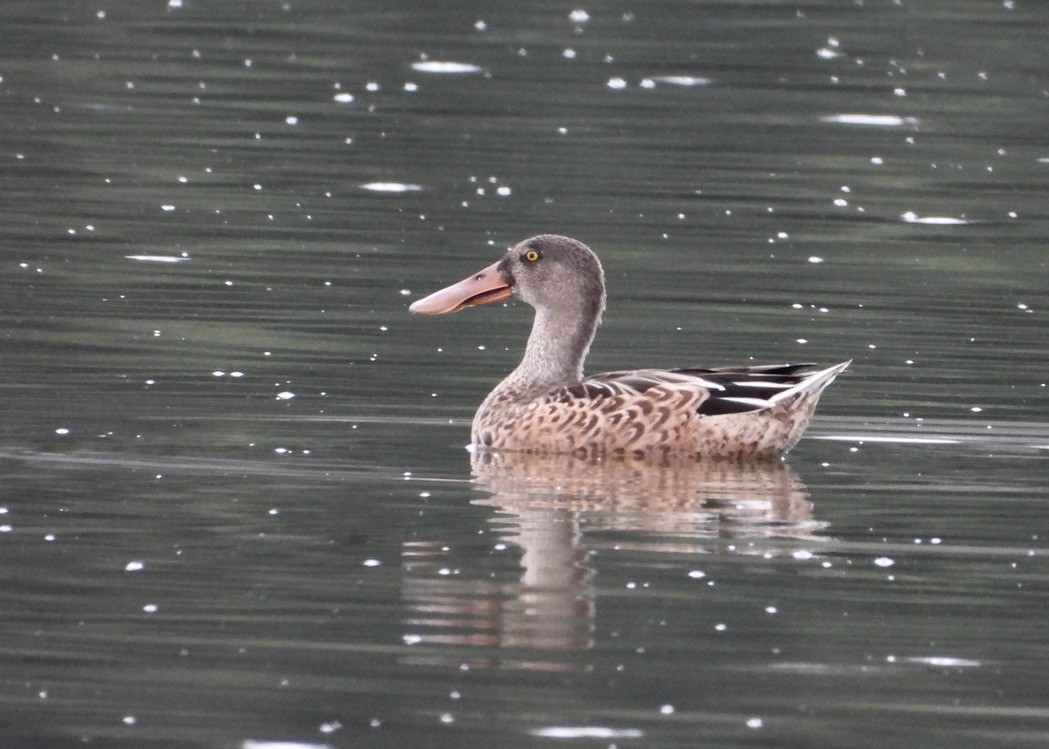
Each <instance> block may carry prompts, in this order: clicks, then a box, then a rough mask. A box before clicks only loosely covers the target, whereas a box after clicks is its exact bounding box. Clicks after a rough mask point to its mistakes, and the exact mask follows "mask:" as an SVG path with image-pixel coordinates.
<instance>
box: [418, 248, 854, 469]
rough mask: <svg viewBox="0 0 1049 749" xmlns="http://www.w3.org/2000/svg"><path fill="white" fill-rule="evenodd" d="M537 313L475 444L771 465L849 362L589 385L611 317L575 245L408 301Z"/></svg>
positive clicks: (528, 256)
mask: <svg viewBox="0 0 1049 749" xmlns="http://www.w3.org/2000/svg"><path fill="white" fill-rule="evenodd" d="M511 294H512V295H513V296H517V297H519V298H521V299H522V300H524V301H526V302H528V303H529V304H531V305H532V306H533V307H535V309H536V317H535V322H534V325H533V328H532V333H531V335H530V336H529V339H528V345H527V347H526V349H525V354H524V358H523V360H522V361H521V364H520V365H519V366H518V367H517V369H515V370H514V371H513V372H512V373H511V374H510V375H509V376H507V378H506V379H504V380H503V381H502V382H501V383H499V385H498V386H496V388H495V389H494V390H493V391H492V392H491V393H490V394H489V395H488V397H487V398H485V400H484V402H483V403H482V404H481V407H480V408H479V409H478V410H477V414H476V415H475V417H474V421H473V428H472V443H473V444H474V445H475V446H477V447H480V448H484V449H490V450H508V451H519V452H530V453H571V454H575V455H580V456H602V455H611V456H633V457H650V456H666V457H710V458H733V459H739V458H770V457H778V456H781V455H783V454H784V453H785V452H786V451H788V450H789V449H790V448H792V447H793V446H794V445H795V444H796V443H797V441H798V440H799V439H800V438H801V435H802V433H803V432H804V431H805V428H806V427H807V426H808V424H809V421H810V420H811V419H812V415H813V412H814V411H815V408H816V403H817V401H818V400H819V396H820V393H821V392H822V391H823V389H824V388H825V387H826V386H827V385H829V384H830V383H831V381H832V380H833V379H834V378H835V377H836V376H837V375H838V374H839V373H840V372H842V371H843V370H844V369H845V368H846V367H847V366H848V365H849V362H845V363H843V364H838V365H836V366H833V367H830V368H828V369H824V370H820V371H814V370H812V369H811V368H810V367H809V366H808V365H782V366H780V365H774V366H759V367H728V368H723V369H675V370H657V369H641V370H631V371H622V372H610V373H607V374H602V375H596V376H593V377H589V378H584V377H583V360H584V359H585V357H586V353H587V351H588V350H589V347H590V343H591V341H592V340H593V337H594V333H595V331H596V328H597V325H598V323H599V322H600V319H601V314H602V312H603V310H604V304H605V292H604V274H603V271H602V269H601V264H600V262H599V261H598V259H597V256H596V255H594V253H593V252H592V251H591V250H590V249H589V248H588V247H586V246H585V245H584V244H582V243H581V242H578V241H577V240H574V239H570V238H568V237H560V236H556V235H540V236H538V237H533V238H531V239H527V240H525V241H524V242H521V243H520V244H518V245H517V246H516V247H514V248H512V249H511V250H509V252H507V254H506V256H505V257H504V258H503V259H502V260H501V261H499V262H498V263H496V264H494V265H492V266H490V267H489V268H486V269H484V270H483V271H481V272H479V273H477V274H475V275H474V276H471V277H470V278H467V279H465V280H464V281H462V282H460V283H458V284H455V285H453V286H450V287H448V288H446V289H442V290H441V291H438V292H436V293H434V294H431V295H430V296H429V297H426V298H425V299H422V300H419V301H418V302H416V303H415V304H413V305H412V311H415V312H423V313H429V314H439V313H442V312H452V311H458V310H459V309H462V308H464V307H466V306H475V305H477V304H485V303H488V302H490V301H496V300H498V299H505V298H507V297H508V296H510V295H511Z"/></svg>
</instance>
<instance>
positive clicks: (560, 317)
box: [499, 305, 601, 395]
mask: <svg viewBox="0 0 1049 749" xmlns="http://www.w3.org/2000/svg"><path fill="white" fill-rule="evenodd" d="M600 316H601V307H600V305H598V306H596V307H593V308H591V309H582V310H579V311H578V314H569V315H566V314H564V312H563V311H559V312H557V313H554V312H551V311H550V310H542V309H540V310H536V313H535V321H534V322H533V323H532V333H531V335H529V336H528V345H527V347H526V348H525V353H524V358H523V359H522V360H521V363H520V364H519V365H518V366H517V369H515V370H514V371H513V372H511V373H510V374H509V375H508V376H507V378H506V379H505V380H503V382H502V383H501V384H500V385H499V389H504V388H505V389H509V390H513V391H517V392H518V393H521V394H522V395H523V394H525V393H526V392H528V393H535V392H541V391H545V390H549V389H551V388H556V387H563V386H565V385H573V384H575V383H577V382H579V381H580V380H581V379H583V361H584V360H585V359H586V354H587V351H589V350H590V344H591V343H592V342H593V340H594V334H595V332H596V331H597V325H598V322H599V321H600Z"/></svg>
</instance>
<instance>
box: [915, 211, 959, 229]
mask: <svg viewBox="0 0 1049 749" xmlns="http://www.w3.org/2000/svg"><path fill="white" fill-rule="evenodd" d="M900 221H902V222H904V223H905V224H929V225H932V226H965V225H967V224H968V223H969V222H968V221H966V220H965V219H964V218H954V217H953V216H919V215H918V214H917V213H915V212H914V211H907V212H906V213H902V214H900Z"/></svg>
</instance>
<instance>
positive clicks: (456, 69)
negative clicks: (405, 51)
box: [412, 60, 484, 75]
mask: <svg viewBox="0 0 1049 749" xmlns="http://www.w3.org/2000/svg"><path fill="white" fill-rule="evenodd" d="M412 70H418V71H419V72H420V73H438V74H441V75H465V74H468V73H480V72H482V71H483V70H484V68H482V67H481V66H480V65H474V64H472V63H469V62H452V61H450V60H421V61H419V62H413V63H412Z"/></svg>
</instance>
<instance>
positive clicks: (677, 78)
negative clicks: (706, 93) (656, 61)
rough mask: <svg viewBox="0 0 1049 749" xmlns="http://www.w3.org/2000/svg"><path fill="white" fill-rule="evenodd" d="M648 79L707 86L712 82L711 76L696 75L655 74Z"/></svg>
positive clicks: (680, 84)
mask: <svg viewBox="0 0 1049 749" xmlns="http://www.w3.org/2000/svg"><path fill="white" fill-rule="evenodd" d="M648 80H651V81H655V82H656V83H665V84H667V85H668V86H706V85H707V84H709V83H710V79H709V78H701V77H699V76H695V75H654V76H652V77H651V78H649V79H648Z"/></svg>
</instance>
